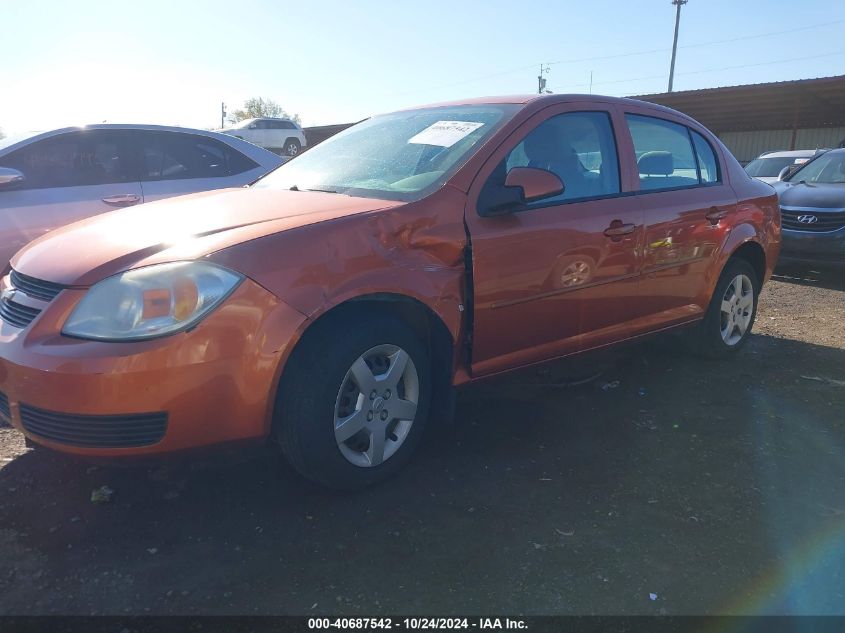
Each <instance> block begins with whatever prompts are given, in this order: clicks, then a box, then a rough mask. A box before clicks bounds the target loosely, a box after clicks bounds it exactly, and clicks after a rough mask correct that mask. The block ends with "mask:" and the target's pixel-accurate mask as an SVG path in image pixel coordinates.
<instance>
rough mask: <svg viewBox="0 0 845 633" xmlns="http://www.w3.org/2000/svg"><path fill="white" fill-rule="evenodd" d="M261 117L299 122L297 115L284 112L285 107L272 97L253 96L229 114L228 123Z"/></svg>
mask: <svg viewBox="0 0 845 633" xmlns="http://www.w3.org/2000/svg"><path fill="white" fill-rule="evenodd" d="M263 117H271V118H282V119H291V120H292V121H296V122H297V123H299V122H300V119H299V115H298V114H294V115H290V114H288V113H287V112H285V109H284V108H283V107H282V106H280V105H279V104H278V103H276V102H275V101H273V100H272V99H264V98H262V97H253V98H252V99H247V100H246V101H245V102H244V107H243V110H235V111H234V112H232V114H231V115H230V116H229V122H230V123H237V122H238V121H243V120H244V119H260V118H263Z"/></svg>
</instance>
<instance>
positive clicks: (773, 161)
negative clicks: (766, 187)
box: [745, 156, 808, 178]
mask: <svg viewBox="0 0 845 633" xmlns="http://www.w3.org/2000/svg"><path fill="white" fill-rule="evenodd" d="M807 160H808V159H807V158H795V157H794V156H781V157H779V158H774V157H773V158H756V159H754V160H752V161H751V162H750V163H748V164H747V165H746V166H745V171H746V172H748V175H749V176H754V177H756V178H776V177H777V176H778V174H780V170H781V169H783V168H784V167H792V166H793V165H800V164H801V163H803V162H806V161H807Z"/></svg>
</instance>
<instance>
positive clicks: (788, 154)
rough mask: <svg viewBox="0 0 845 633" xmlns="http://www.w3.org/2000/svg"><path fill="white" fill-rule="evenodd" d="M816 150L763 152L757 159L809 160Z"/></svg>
mask: <svg viewBox="0 0 845 633" xmlns="http://www.w3.org/2000/svg"><path fill="white" fill-rule="evenodd" d="M818 151H820V150H817V149H794V150H788V151H783V152H763V153H762V154H760V156H758V158H810V157H811V156H815V155H816V152H818Z"/></svg>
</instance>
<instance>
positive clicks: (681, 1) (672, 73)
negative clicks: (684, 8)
mask: <svg viewBox="0 0 845 633" xmlns="http://www.w3.org/2000/svg"><path fill="white" fill-rule="evenodd" d="M686 3H687V0H672V4H674V5H675V6H676V7H678V9H677V11H676V12H675V39H674V40H672V63H671V64H670V65H669V92H672V82H673V81H674V79H675V55H676V54H677V52H678V26H679V25H680V23H681V5H684V4H686Z"/></svg>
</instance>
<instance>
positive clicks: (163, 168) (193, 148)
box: [139, 132, 257, 181]
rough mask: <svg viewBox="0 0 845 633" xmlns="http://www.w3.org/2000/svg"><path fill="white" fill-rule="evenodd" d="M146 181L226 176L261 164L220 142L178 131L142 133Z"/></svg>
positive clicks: (143, 173)
mask: <svg viewBox="0 0 845 633" xmlns="http://www.w3.org/2000/svg"><path fill="white" fill-rule="evenodd" d="M139 134H140V136H141V152H142V158H143V170H142V174H141V175H142V180H146V181H150V180H185V179H190V178H223V177H226V176H233V175H235V174H240V173H243V172H245V171H248V170H250V169H252V168H254V167H256V166H257V163H255V162H254V161H252V160H251V159H249V158H247V157H246V156H244V155H243V154H241V153H240V152H238V151H236V150H234V149H232V148H231V147H229V146H227V145H224V144H222V143H219V142H218V141H216V140H214V139H211V138H207V137H203V136H194V135H193V134H181V133H177V132H153V133H145V132H140V133H139Z"/></svg>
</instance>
